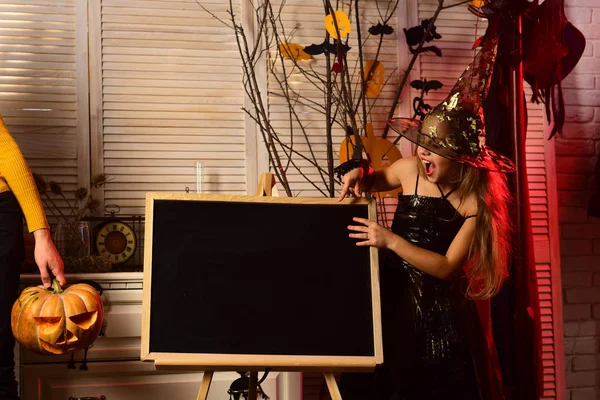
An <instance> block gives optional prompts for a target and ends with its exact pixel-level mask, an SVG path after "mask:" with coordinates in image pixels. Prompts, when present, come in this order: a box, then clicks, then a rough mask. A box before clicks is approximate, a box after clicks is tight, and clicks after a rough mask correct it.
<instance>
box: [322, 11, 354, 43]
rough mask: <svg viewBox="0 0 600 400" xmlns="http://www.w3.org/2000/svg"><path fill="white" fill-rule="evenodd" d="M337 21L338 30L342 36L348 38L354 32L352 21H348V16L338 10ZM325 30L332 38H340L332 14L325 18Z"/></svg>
mask: <svg viewBox="0 0 600 400" xmlns="http://www.w3.org/2000/svg"><path fill="white" fill-rule="evenodd" d="M335 20H336V23H337V28H338V30H339V31H340V36H347V35H348V34H349V33H350V32H351V31H352V25H351V24H350V19H348V16H347V15H346V13H345V12H343V11H342V10H337V11H336V12H335ZM325 29H327V32H329V34H330V35H331V37H332V38H334V39H337V38H338V35H337V31H336V30H335V25H334V23H333V16H332V15H331V14H329V15H328V16H326V17H325Z"/></svg>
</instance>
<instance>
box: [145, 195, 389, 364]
mask: <svg viewBox="0 0 600 400" xmlns="http://www.w3.org/2000/svg"><path fill="white" fill-rule="evenodd" d="M355 216H358V217H363V218H370V219H371V220H375V219H376V215H375V204H374V202H373V201H370V200H367V199H347V200H344V201H342V202H338V201H337V200H336V199H328V198H319V199H308V198H288V197H265V196H222V195H207V194H172V193H148V194H147V198H146V231H145V253H144V289H143V290H144V297H143V298H144V304H143V310H144V312H143V327H142V352H141V355H142V357H141V358H142V359H143V360H147V361H152V360H153V361H154V362H155V363H156V364H157V365H158V364H161V365H188V366H198V367H200V368H206V369H232V368H236V369H237V368H242V367H261V366H262V367H268V368H273V369H281V370H314V369H318V370H338V371H339V370H354V369H362V370H364V369H370V368H373V367H374V366H375V365H376V364H378V363H380V362H381V361H382V354H381V322H380V314H379V313H380V311H379V283H378V272H377V267H378V265H377V264H378V263H377V251H376V249H374V248H369V247H360V246H356V245H355V243H356V240H354V239H351V238H349V237H348V229H347V226H348V225H349V224H352V223H353V222H352V218H353V217H355Z"/></svg>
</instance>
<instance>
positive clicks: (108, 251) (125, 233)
mask: <svg viewBox="0 0 600 400" xmlns="http://www.w3.org/2000/svg"><path fill="white" fill-rule="evenodd" d="M136 246H137V238H136V236H135V232H134V230H133V229H132V228H131V227H130V226H129V225H127V224H126V223H124V222H121V221H108V222H106V223H105V224H103V225H102V226H101V227H100V229H99V230H98V232H97V233H96V251H97V252H98V254H99V255H100V256H102V257H105V258H106V259H108V260H109V261H111V262H112V263H114V264H121V263H124V262H126V261H127V260H129V259H130V258H131V257H132V256H133V253H135V250H136Z"/></svg>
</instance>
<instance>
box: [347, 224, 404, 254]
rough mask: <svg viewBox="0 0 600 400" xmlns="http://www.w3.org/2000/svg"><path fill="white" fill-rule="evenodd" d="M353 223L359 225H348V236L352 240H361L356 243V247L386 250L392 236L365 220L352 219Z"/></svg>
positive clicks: (387, 231) (390, 233) (386, 230)
mask: <svg viewBox="0 0 600 400" xmlns="http://www.w3.org/2000/svg"><path fill="white" fill-rule="evenodd" d="M352 219H353V220H354V221H355V222H358V223H359V224H361V225H348V230H349V231H351V233H350V234H349V235H348V236H350V237H351V238H353V239H358V240H362V241H359V242H356V245H357V246H373V247H377V248H380V249H384V248H388V247H389V245H390V243H391V241H392V239H393V236H394V234H393V233H392V232H390V231H389V230H388V229H386V228H384V227H383V226H381V225H379V224H378V223H377V222H374V221H371V220H369V219H366V218H359V217H354V218H352Z"/></svg>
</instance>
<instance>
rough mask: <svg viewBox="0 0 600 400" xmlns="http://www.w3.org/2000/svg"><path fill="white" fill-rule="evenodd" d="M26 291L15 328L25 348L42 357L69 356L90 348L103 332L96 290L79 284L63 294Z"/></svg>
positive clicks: (14, 317)
mask: <svg viewBox="0 0 600 400" xmlns="http://www.w3.org/2000/svg"><path fill="white" fill-rule="evenodd" d="M52 286H53V290H52V289H46V288H45V287H43V286H34V287H28V288H25V289H24V290H23V291H22V292H21V295H20V296H19V298H18V299H17V301H15V303H14V305H13V308H12V314H11V326H12V331H13V335H14V336H15V339H16V340H17V341H18V342H19V344H21V345H22V346H24V347H26V348H27V349H29V350H31V351H34V352H36V353H39V354H65V353H67V352H69V351H71V350H74V349H85V348H87V347H89V346H90V345H91V344H92V343H93V342H94V341H95V340H96V338H97V337H98V334H99V333H100V330H101V329H102V321H103V317H104V307H103V305H102V299H101V297H100V294H99V293H98V292H97V291H96V289H94V288H93V287H92V286H90V285H88V284H85V283H79V284H75V285H71V286H70V287H68V288H67V289H65V290H62V289H61V287H60V285H59V283H58V281H57V280H54V281H53V283H52Z"/></svg>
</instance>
